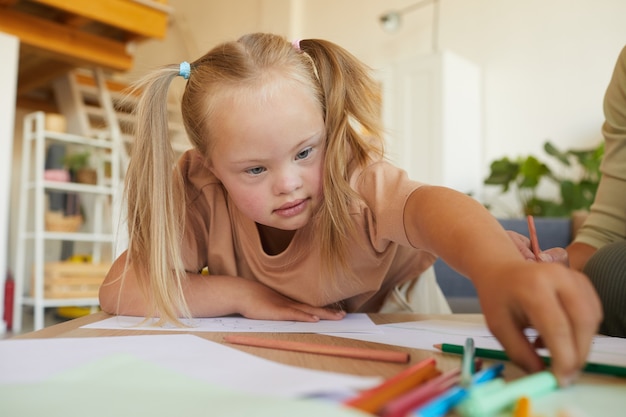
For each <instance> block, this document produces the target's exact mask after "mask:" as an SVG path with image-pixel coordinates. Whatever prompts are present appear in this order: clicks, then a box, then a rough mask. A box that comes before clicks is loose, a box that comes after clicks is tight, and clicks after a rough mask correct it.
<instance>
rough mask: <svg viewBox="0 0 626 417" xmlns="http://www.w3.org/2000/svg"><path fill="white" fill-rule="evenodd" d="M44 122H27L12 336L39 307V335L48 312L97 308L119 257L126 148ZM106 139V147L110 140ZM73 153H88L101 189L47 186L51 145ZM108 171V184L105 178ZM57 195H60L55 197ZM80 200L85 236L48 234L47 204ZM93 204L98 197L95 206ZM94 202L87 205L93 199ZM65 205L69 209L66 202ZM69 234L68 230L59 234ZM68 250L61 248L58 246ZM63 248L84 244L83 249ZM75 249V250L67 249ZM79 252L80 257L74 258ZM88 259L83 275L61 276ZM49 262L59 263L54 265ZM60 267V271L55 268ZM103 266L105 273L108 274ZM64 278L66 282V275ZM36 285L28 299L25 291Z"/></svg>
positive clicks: (37, 118)
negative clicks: (74, 262) (74, 261)
mask: <svg viewBox="0 0 626 417" xmlns="http://www.w3.org/2000/svg"><path fill="white" fill-rule="evenodd" d="M45 120H46V117H45V114H44V113H42V112H37V113H32V114H29V115H27V116H26V117H25V118H24V129H23V135H24V143H23V146H22V172H21V179H22V181H21V184H20V202H19V207H20V210H19V214H18V225H17V245H16V255H15V258H16V267H15V274H14V275H15V308H14V328H15V329H16V331H19V330H20V329H21V325H22V323H21V318H22V316H21V312H22V306H24V305H27V306H33V307H34V319H35V320H34V321H35V323H34V328H35V330H38V329H40V328H42V327H43V325H44V310H45V309H46V308H49V307H65V306H97V305H98V304H99V302H98V299H97V296H94V295H97V290H98V288H99V285H100V284H101V282H102V280H103V279H104V276H105V275H106V273H107V271H108V268H109V267H110V262H111V261H112V260H111V259H109V258H110V257H112V256H113V253H114V251H115V243H116V237H115V235H114V234H113V233H111V232H110V231H114V230H117V227H116V222H115V221H114V214H113V213H115V212H116V210H115V209H114V205H115V204H116V203H117V200H116V197H117V196H118V195H119V191H120V189H121V186H122V182H121V178H120V172H119V169H120V154H119V149H120V144H119V143H116V142H115V141H114V140H112V139H111V137H112V136H113V135H104V134H103V135H102V136H101V137H100V138H93V137H86V136H80V135H75V134H68V133H58V132H53V131H47V130H44V126H45ZM105 137H107V139H105ZM53 143H60V144H64V145H69V147H68V148H66V152H73V151H78V150H80V151H88V152H90V153H91V155H92V158H91V164H92V165H93V166H92V167H93V168H94V169H95V170H96V172H97V173H98V177H99V178H98V179H99V182H98V183H97V184H82V183H75V182H61V181H50V180H45V179H44V173H45V166H46V160H47V158H48V157H49V156H50V155H48V149H49V147H50V146H49V145H50V144H53ZM105 168H109V169H110V176H106V177H105V175H104V172H105ZM51 192H55V193H58V194H51ZM73 194H76V195H79V196H81V197H83V196H84V197H85V198H79V200H80V204H82V205H83V206H82V209H83V210H84V211H85V213H87V214H88V215H87V217H88V220H89V222H87V223H84V224H82V225H81V228H80V229H79V230H80V232H63V231H62V232H56V231H48V230H46V221H49V219H48V220H47V219H46V217H47V216H46V215H47V214H48V213H47V210H48V209H49V208H48V207H49V203H48V202H47V199H48V198H52V196H53V195H54V196H55V197H59V195H60V196H62V195H66V196H69V195H73ZM90 196H93V198H91V197H90ZM88 197H89V198H88ZM64 200H65V201H64ZM66 204H67V199H63V198H60V199H59V210H63V208H64V207H66ZM61 230H63V229H61ZM59 242H63V245H59V244H58V243H59ZM65 243H80V245H79V246H77V247H74V246H73V245H66V244H65ZM68 248H69V249H68ZM73 249H76V250H79V252H75V251H74V250H73ZM77 254H86V255H87V254H88V255H89V256H90V257H91V259H92V260H93V262H94V264H89V265H87V264H83V265H81V266H80V267H79V268H78V270H77V269H76V268H75V267H72V269H71V272H67V271H65V272H63V273H61V272H59V271H60V270H63V268H65V269H67V265H66V264H65V263H64V262H62V260H65V259H66V258H68V257H70V256H72V255H77ZM51 259H55V261H54V262H51ZM56 263H59V264H62V268H59V267H58V266H57V267H55V264H56ZM102 265H104V267H102ZM63 274H65V275H63ZM27 283H31V289H30V291H28V290H27V286H26V285H25V284H27Z"/></svg>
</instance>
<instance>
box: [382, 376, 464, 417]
mask: <svg viewBox="0 0 626 417" xmlns="http://www.w3.org/2000/svg"><path fill="white" fill-rule="evenodd" d="M460 375H461V370H460V369H454V370H452V371H448V372H446V373H443V374H441V375H439V376H438V377H436V378H433V379H431V380H429V381H426V382H425V383H423V384H422V385H419V386H418V387H416V388H413V389H412V390H410V391H408V392H406V393H405V394H403V395H401V396H399V397H397V398H394V399H393V400H391V401H389V403H387V404H386V405H385V406H384V407H383V409H382V410H381V413H380V415H381V416H383V417H405V416H406V415H407V414H408V413H409V412H410V411H411V410H413V409H415V408H417V407H419V406H420V405H422V404H424V403H426V402H427V401H429V400H431V399H432V398H434V397H436V396H438V395H440V394H443V393H444V392H445V391H447V390H448V389H449V388H451V387H452V386H454V385H456V384H458V383H459V381H460Z"/></svg>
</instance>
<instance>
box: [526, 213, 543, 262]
mask: <svg viewBox="0 0 626 417" xmlns="http://www.w3.org/2000/svg"><path fill="white" fill-rule="evenodd" d="M526 221H527V222H528V234H529V236H530V249H531V250H532V251H533V253H534V254H535V260H536V261H539V254H540V253H541V249H539V239H537V229H535V219H533V216H530V215H529V216H527V217H526Z"/></svg>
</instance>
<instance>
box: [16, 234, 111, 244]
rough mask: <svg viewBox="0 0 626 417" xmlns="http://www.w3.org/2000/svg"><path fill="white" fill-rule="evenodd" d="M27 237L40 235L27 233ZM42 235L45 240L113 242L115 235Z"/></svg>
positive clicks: (34, 237)
mask: <svg viewBox="0 0 626 417" xmlns="http://www.w3.org/2000/svg"><path fill="white" fill-rule="evenodd" d="M24 237H25V239H36V238H37V237H39V235H38V234H37V233H35V232H30V233H26V234H25V235H24ZM41 237H42V238H43V239H45V240H71V241H74V242H101V243H112V242H113V241H114V239H115V237H114V236H113V235H112V234H94V233H68V232H43V233H42V235H41Z"/></svg>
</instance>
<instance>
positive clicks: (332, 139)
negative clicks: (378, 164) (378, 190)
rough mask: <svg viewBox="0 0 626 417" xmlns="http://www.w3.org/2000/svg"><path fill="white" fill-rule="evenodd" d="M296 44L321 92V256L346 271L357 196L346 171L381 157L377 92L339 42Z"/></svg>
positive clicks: (369, 78) (379, 101) (364, 68)
mask: <svg viewBox="0 0 626 417" xmlns="http://www.w3.org/2000/svg"><path fill="white" fill-rule="evenodd" d="M299 46H300V49H301V50H302V51H303V52H305V53H306V54H307V55H308V56H309V57H310V58H311V60H312V61H313V63H314V66H315V71H316V76H317V78H318V80H319V84H320V85H321V88H322V91H323V97H324V103H323V104H324V112H325V121H326V128H327V143H326V159H325V169H324V207H323V208H322V210H321V211H320V214H319V218H318V221H319V227H320V229H321V236H320V239H321V242H320V243H321V245H320V247H321V248H322V251H323V253H322V259H328V260H330V264H329V267H330V266H331V265H332V264H338V265H339V266H340V267H341V268H342V270H343V271H350V265H349V264H348V262H347V253H348V250H349V246H350V243H351V241H352V240H351V239H350V238H351V237H352V236H353V234H354V233H355V226H354V223H353V222H352V221H351V219H350V206H351V204H352V202H353V201H354V200H355V199H357V200H358V199H359V198H360V197H359V196H358V195H357V194H356V193H355V192H354V190H353V189H352V188H351V187H350V183H349V176H350V173H351V172H352V171H353V170H354V169H355V168H357V167H363V166H365V165H366V164H367V163H368V162H369V161H371V160H372V159H377V158H382V156H383V141H382V128H381V121H380V106H381V99H380V92H379V88H378V85H377V84H376V82H375V81H374V80H373V79H372V78H371V76H370V75H369V72H368V68H367V67H365V66H364V65H363V64H362V63H361V62H360V61H358V60H357V59H356V58H355V57H354V56H353V55H351V54H350V53H349V52H347V51H346V50H345V49H343V48H341V47H339V46H338V45H335V44H333V43H331V42H328V41H324V40H318V39H310V40H302V41H300V43H299ZM357 129H358V130H360V132H359V131H358V130H357ZM329 272H330V271H329Z"/></svg>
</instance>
